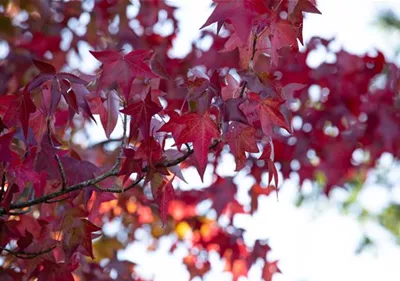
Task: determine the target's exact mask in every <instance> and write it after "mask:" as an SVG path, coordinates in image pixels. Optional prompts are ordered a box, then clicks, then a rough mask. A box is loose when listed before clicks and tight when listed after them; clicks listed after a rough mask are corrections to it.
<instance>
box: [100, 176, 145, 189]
mask: <svg viewBox="0 0 400 281" xmlns="http://www.w3.org/2000/svg"><path fill="white" fill-rule="evenodd" d="M143 179H144V175H143V176H141V177H139V178H138V179H137V180H135V181H134V182H132V183H131V184H130V185H128V186H127V187H125V188H122V189H121V188H101V187H98V186H97V185H95V186H94V187H95V189H96V191H98V192H110V193H124V192H126V191H128V190H130V189H132V188H133V187H135V186H136V185H138V184H139V182H141V181H142V180H143Z"/></svg>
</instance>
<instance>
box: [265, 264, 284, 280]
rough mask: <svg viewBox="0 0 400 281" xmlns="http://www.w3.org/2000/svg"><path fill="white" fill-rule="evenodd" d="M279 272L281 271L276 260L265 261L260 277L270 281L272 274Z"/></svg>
mask: <svg viewBox="0 0 400 281" xmlns="http://www.w3.org/2000/svg"><path fill="white" fill-rule="evenodd" d="M280 272H281V271H280V269H279V267H278V261H274V262H265V264H264V267H263V271H262V278H263V280H264V281H271V280H272V277H273V276H274V274H276V273H280Z"/></svg>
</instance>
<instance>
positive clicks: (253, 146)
mask: <svg viewBox="0 0 400 281" xmlns="http://www.w3.org/2000/svg"><path fill="white" fill-rule="evenodd" d="M255 132H256V129H254V128H253V127H249V126H246V125H243V124H240V123H235V122H232V123H231V124H230V126H229V131H228V133H227V136H226V139H227V141H228V144H229V147H230V149H231V152H232V154H233V155H234V156H235V161H236V169H235V171H239V170H241V169H242V168H243V167H244V165H245V163H246V152H251V153H256V152H258V147H257V141H256V139H255V136H254V134H255Z"/></svg>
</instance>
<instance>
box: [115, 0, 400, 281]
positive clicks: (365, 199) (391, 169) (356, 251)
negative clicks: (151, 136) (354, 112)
mask: <svg viewBox="0 0 400 281" xmlns="http://www.w3.org/2000/svg"><path fill="white" fill-rule="evenodd" d="M168 2H169V3H171V4H173V5H174V6H177V7H179V10H178V11H177V18H178V19H179V20H180V22H179V27H180V33H179V36H178V38H177V39H176V40H175V41H174V50H173V52H172V54H171V55H172V56H177V57H180V56H184V55H186V54H187V53H188V52H189V51H190V48H191V44H190V42H192V41H196V40H197V39H198V38H199V34H200V33H199V32H196V31H197V30H199V27H200V26H201V25H202V24H203V23H204V20H205V19H206V18H207V17H208V16H209V15H210V14H211V12H212V8H210V7H211V5H210V4H211V1H208V0H202V1H187V0H181V1H177V0H171V1H168ZM317 5H318V9H319V10H320V11H321V12H322V15H314V14H307V15H306V18H305V22H304V29H303V33H304V39H305V42H307V41H308V40H310V38H312V37H313V36H320V37H322V38H325V39H331V38H333V37H334V38H335V41H334V45H335V46H336V48H337V50H339V49H341V48H343V49H345V50H346V51H348V52H350V53H354V54H360V55H363V54H365V53H368V52H374V51H375V50H380V51H382V52H383V53H384V55H385V57H386V58H387V60H388V61H392V62H396V63H400V56H399V51H400V36H399V35H400V21H399V18H398V15H400V2H399V1H373V0H366V1H365V0H339V1H325V0H320V1H317ZM164 28H166V29H168V26H166V27H164ZM212 28H216V27H215V26H213V27H212ZM202 44H204V46H205V48H207V44H208V46H209V45H210V42H208V43H207V42H202ZM329 59H331V58H330V57H329V54H327V53H326V51H324V50H320V51H319V50H317V51H314V52H313V53H312V54H311V55H310V57H309V59H308V61H307V63H308V64H309V65H310V66H312V67H316V66H318V65H319V64H320V63H322V62H324V61H326V60H329ZM233 163H234V161H233V158H231V157H230V156H228V155H227V156H226V161H225V162H224V163H222V164H221V165H220V166H222V167H224V169H226V170H220V171H219V173H220V174H221V175H222V174H226V175H231V174H232V171H233V170H234V164H233ZM185 176H186V177H187V178H190V179H191V181H190V185H192V187H193V186H195V187H198V186H206V185H208V184H209V183H210V182H211V179H210V178H208V179H207V177H206V182H205V183H202V182H201V181H200V179H199V178H198V176H197V174H196V172H194V171H192V173H191V172H190V171H186V172H185ZM194 178H198V180H197V182H196V181H194V180H193V179H194ZM281 179H282V178H281ZM207 180H208V182H207ZM239 182H240V187H241V188H243V189H244V190H248V189H250V187H251V184H252V183H251V181H246V178H245V177H243V178H240V180H239ZM281 182H282V181H281ZM246 185H247V186H246ZM298 185H299V182H298V179H297V177H296V175H295V174H294V175H293V176H292V177H291V178H290V179H287V180H285V181H284V182H283V184H282V186H281V190H280V192H279V201H278V200H277V199H276V197H275V196H269V197H265V196H261V197H260V198H259V209H258V211H257V212H256V213H255V214H254V215H253V216H246V215H243V216H241V215H236V220H235V224H236V225H237V226H238V227H239V228H243V229H245V230H247V231H246V233H245V239H246V240H248V241H246V242H249V241H250V244H252V243H253V241H255V240H256V239H268V241H269V244H270V246H271V248H272V253H271V256H270V257H271V258H272V259H279V267H280V269H281V271H282V272H283V274H276V275H275V276H274V278H273V280H274V281H321V280H324V281H337V280H342V281H354V280H364V281H369V280H371V281H372V280H374V281H376V280H385V281H391V280H393V281H397V280H399V276H400V267H399V266H398V261H399V260H400V247H399V242H400V163H399V162H398V159H394V158H393V156H392V155H391V154H384V155H383V156H382V157H381V159H380V161H379V165H378V166H377V167H376V168H375V169H374V170H373V171H371V172H370V173H369V174H368V176H367V181H366V182H365V184H362V185H361V186H357V187H356V188H350V189H348V190H345V189H335V190H334V191H333V192H332V194H331V196H330V197H329V198H327V197H325V196H323V195H321V193H320V191H319V190H318V187H317V184H316V183H315V182H306V183H304V186H303V187H302V188H301V189H300V190H301V191H299V186H298ZM187 188H190V186H189V187H187ZM244 200H245V199H244ZM111 229H113V230H111ZM117 229H118V227H115V228H110V231H111V232H112V231H117ZM164 243H165V244H164V247H162V246H161V249H160V250H158V251H157V252H154V253H149V252H148V251H147V245H146V242H144V243H135V244H134V245H132V246H131V247H130V248H128V249H127V250H126V251H124V252H123V253H121V255H122V256H123V257H125V258H127V259H129V258H130V257H132V259H131V260H132V261H134V262H138V263H139V264H141V267H140V269H141V270H142V273H144V274H145V275H146V274H147V275H148V276H149V277H150V276H154V275H152V274H154V264H157V266H160V267H159V268H158V269H157V272H156V273H155V276H154V277H155V280H157V281H161V280H165V281H169V280H187V278H188V273H187V272H186V270H185V268H183V267H182V266H181V264H180V258H179V252H178V253H176V254H175V255H177V257H176V259H175V260H174V259H170V258H168V257H169V256H170V255H169V253H168V250H169V245H168V244H169V243H170V241H168V239H167V238H166V239H165V241H164ZM160 245H162V243H161V244H160ZM163 248H164V251H163V250H162V249H163ZM139 253H140V254H139ZM182 256H184V254H182ZM139 257H140V258H139ZM143 257H146V258H143ZM212 264H213V270H212V271H211V273H210V274H207V275H206V276H205V278H204V280H231V276H230V275H229V274H228V273H224V272H223V263H221V262H220V261H219V260H218V258H217V257H215V259H214V260H213V261H212ZM171 268H174V270H171ZM259 270H261V269H260V268H258V269H254V270H252V271H250V272H249V277H248V280H259V275H260V273H259ZM241 278H242V279H243V280H245V278H243V277H240V278H239V280H241Z"/></svg>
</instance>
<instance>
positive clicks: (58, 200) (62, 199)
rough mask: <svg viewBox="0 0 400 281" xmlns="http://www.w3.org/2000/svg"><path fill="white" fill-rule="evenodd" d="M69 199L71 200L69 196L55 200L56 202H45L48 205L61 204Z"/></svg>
mask: <svg viewBox="0 0 400 281" xmlns="http://www.w3.org/2000/svg"><path fill="white" fill-rule="evenodd" d="M68 198H69V196H68V195H67V196H65V197H63V198H59V199H54V200H47V201H45V202H44V203H46V204H53V203H59V202H62V201H64V200H67V199H68Z"/></svg>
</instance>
